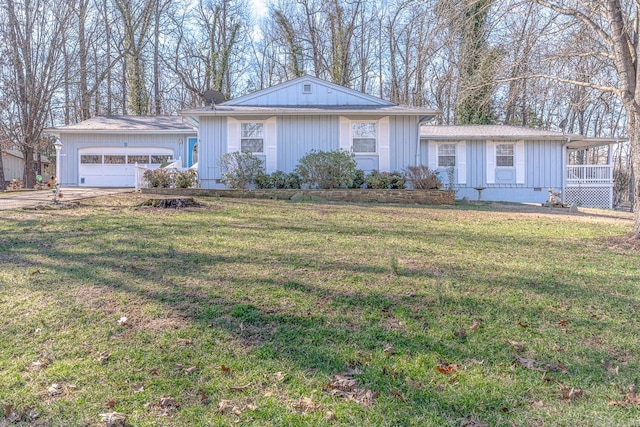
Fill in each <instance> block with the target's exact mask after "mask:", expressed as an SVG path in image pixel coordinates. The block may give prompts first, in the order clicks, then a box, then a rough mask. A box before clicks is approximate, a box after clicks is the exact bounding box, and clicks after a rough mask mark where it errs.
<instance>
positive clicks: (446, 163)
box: [438, 156, 456, 168]
mask: <svg viewBox="0 0 640 427" xmlns="http://www.w3.org/2000/svg"><path fill="white" fill-rule="evenodd" d="M455 165H456V156H438V166H440V167H443V168H448V167H451V166H455Z"/></svg>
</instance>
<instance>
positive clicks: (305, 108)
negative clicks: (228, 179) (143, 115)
mask: <svg viewBox="0 0 640 427" xmlns="http://www.w3.org/2000/svg"><path fill="white" fill-rule="evenodd" d="M306 89H308V90H306ZM180 114H181V115H182V116H186V117H189V118H197V117H199V116H221V117H226V116H230V117H247V116H260V115H282V116H295V115H350V116H366V115H380V116H389V115H392V116H399V115H405V116H418V117H420V120H421V121H424V120H428V119H431V118H433V117H434V116H436V115H437V114H438V112H437V111H436V110H433V109H430V108H423V107H410V106H404V105H398V104H394V103H393V102H390V101H387V100H384V99H381V98H378V97H375V96H372V95H367V94H364V93H361V92H358V91H356V90H353V89H349V88H347V87H343V86H340V85H337V84H334V83H331V82H327V81H325V80H321V79H318V78H316V77H312V76H303V77H299V78H297V79H293V80H290V81H288V82H285V83H280V84H278V85H275V86H272V87H270V88H267V89H263V90H259V91H257V92H254V93H252V94H249V95H245V96H241V97H239V98H236V99H233V100H230V101H227V102H223V103H221V104H218V105H211V106H207V107H200V108H193V109H188V110H184V111H181V112H180ZM194 121H195V119H194Z"/></svg>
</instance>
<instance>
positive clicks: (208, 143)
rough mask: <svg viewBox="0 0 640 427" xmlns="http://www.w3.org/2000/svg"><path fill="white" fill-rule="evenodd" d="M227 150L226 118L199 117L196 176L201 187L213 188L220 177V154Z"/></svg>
mask: <svg viewBox="0 0 640 427" xmlns="http://www.w3.org/2000/svg"><path fill="white" fill-rule="evenodd" d="M226 152H227V119H226V118H225V117H200V142H199V144H198V176H199V178H200V185H201V186H202V188H215V187H216V186H218V185H217V184H218V183H217V180H219V179H220V178H221V170H220V165H219V164H218V160H219V159H220V156H221V155H222V154H224V153H226Z"/></svg>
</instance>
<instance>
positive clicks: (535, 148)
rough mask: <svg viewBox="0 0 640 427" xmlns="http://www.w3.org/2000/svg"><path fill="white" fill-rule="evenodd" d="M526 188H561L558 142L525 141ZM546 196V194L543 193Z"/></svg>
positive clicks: (560, 150)
mask: <svg viewBox="0 0 640 427" xmlns="http://www.w3.org/2000/svg"><path fill="white" fill-rule="evenodd" d="M525 153H526V154H525V156H526V157H525V160H526V175H525V183H526V184H527V186H528V187H543V190H545V191H546V190H548V189H549V187H553V188H556V189H559V188H561V187H562V174H563V169H564V167H563V165H562V145H561V144H560V142H558V141H535V142H534V141H527V143H526V144H525ZM545 194H546V193H545Z"/></svg>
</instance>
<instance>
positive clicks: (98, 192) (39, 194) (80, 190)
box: [0, 187, 133, 211]
mask: <svg viewBox="0 0 640 427" xmlns="http://www.w3.org/2000/svg"><path fill="white" fill-rule="evenodd" d="M129 192H133V188H92V187H63V188H62V195H63V196H64V197H63V199H62V200H63V201H67V202H68V201H70V200H81V199H89V198H92V197H98V196H107V195H109V194H117V193H129ZM52 201H53V193H52V191H51V190H25V191H15V192H14V191H10V192H7V193H0V211H4V210H8V209H21V208H32V207H34V206H37V205H39V204H42V203H50V202H52Z"/></svg>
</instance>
